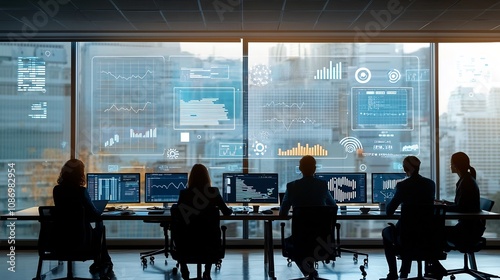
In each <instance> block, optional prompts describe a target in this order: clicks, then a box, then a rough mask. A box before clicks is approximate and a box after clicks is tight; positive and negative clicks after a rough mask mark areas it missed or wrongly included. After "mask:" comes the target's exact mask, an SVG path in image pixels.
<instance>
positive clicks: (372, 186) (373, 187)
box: [371, 172, 407, 203]
mask: <svg viewBox="0 0 500 280" xmlns="http://www.w3.org/2000/svg"><path fill="white" fill-rule="evenodd" d="M375 175H402V179H403V180H404V179H405V178H406V177H407V176H406V173H404V172H374V173H371V191H372V203H385V202H388V201H375V192H374V189H375V184H374V182H375Z"/></svg>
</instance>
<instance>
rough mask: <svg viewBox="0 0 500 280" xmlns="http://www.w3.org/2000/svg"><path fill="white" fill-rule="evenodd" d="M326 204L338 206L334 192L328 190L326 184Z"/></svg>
mask: <svg viewBox="0 0 500 280" xmlns="http://www.w3.org/2000/svg"><path fill="white" fill-rule="evenodd" d="M325 205H328V206H337V202H335V199H334V198H333V196H332V193H331V192H330V191H329V190H328V185H327V184H325Z"/></svg>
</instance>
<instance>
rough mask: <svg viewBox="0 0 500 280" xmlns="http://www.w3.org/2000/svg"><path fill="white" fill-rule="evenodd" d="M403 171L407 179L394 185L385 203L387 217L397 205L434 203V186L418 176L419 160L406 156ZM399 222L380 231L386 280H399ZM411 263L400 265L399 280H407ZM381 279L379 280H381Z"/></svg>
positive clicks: (429, 180) (430, 181)
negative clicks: (393, 191)
mask: <svg viewBox="0 0 500 280" xmlns="http://www.w3.org/2000/svg"><path fill="white" fill-rule="evenodd" d="M403 170H404V171H405V173H406V175H407V176H408V178H406V179H405V180H403V181H401V182H399V183H397V184H396V192H395V194H394V197H393V198H392V199H391V200H390V201H389V203H387V206H386V213H387V215H393V214H394V213H395V211H396V209H397V208H398V207H399V205H402V204H405V203H408V204H413V203H418V204H432V203H434V197H435V191H436V184H435V183H434V181H432V180H431V179H428V178H425V177H423V176H421V175H420V174H419V171H420V160H419V159H418V158H417V157H415V156H407V157H406V158H405V159H404V160H403ZM399 228H400V225H399V221H398V222H397V223H396V227H395V228H393V227H391V226H389V227H386V228H384V229H383V230H382V238H383V244H384V252H385V258H386V260H387V264H388V266H389V274H387V277H386V278H382V279H384V280H385V279H387V280H396V279H398V278H399V276H398V271H397V264H396V255H397V253H398V250H399V243H398V242H399V241H398V240H399V238H400V237H399V232H400V229H399ZM410 268H411V261H408V260H406V261H403V263H402V264H401V270H400V272H401V278H407V277H408V273H409V272H410ZM382 279H381V280H382Z"/></svg>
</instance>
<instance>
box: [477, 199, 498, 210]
mask: <svg viewBox="0 0 500 280" xmlns="http://www.w3.org/2000/svg"><path fill="white" fill-rule="evenodd" d="M479 203H480V204H479V206H480V207H481V210H484V211H491V209H493V205H494V204H495V201H493V200H490V199H487V198H484V197H481V198H480V202H479Z"/></svg>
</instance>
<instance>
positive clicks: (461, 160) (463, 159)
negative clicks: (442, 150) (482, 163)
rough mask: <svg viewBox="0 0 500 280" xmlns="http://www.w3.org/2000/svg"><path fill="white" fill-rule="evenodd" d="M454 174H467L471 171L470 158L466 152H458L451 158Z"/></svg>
mask: <svg viewBox="0 0 500 280" xmlns="http://www.w3.org/2000/svg"><path fill="white" fill-rule="evenodd" d="M450 168H451V172H452V173H459V174H465V173H467V172H468V171H469V169H471V166H470V159H469V156H468V155H467V154H466V153H464V152H456V153H454V154H453V155H452V156H451V162H450Z"/></svg>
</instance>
